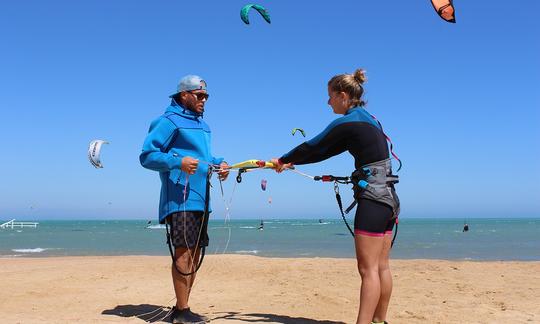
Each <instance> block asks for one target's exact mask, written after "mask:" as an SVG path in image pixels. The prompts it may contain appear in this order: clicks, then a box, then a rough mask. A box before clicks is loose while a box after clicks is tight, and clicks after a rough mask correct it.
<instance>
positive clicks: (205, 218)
mask: <svg viewBox="0 0 540 324" xmlns="http://www.w3.org/2000/svg"><path fill="white" fill-rule="evenodd" d="M211 176H212V167H210V168H209V170H208V175H207V176H206V198H205V201H204V213H203V222H202V224H201V231H200V234H199V242H198V243H200V235H201V234H204V235H206V233H207V231H208V218H209V217H208V216H209V215H208V209H209V206H210V178H211ZM184 216H185V215H184ZM171 217H172V216H171ZM165 230H166V232H167V245H168V246H169V253H170V254H171V258H172V262H173V266H174V269H176V271H178V273H180V274H181V275H183V276H191V275H192V274H195V273H197V271H199V268H200V267H201V265H202V263H203V260H204V256H205V254H206V246H203V247H201V255H200V258H199V262H198V264H197V267H196V268H195V269H194V270H193V271H191V272H189V273H184V272H182V271H181V270H180V269H178V267H177V266H176V257H175V253H174V252H173V248H172V243H171V234H170V233H169V223H168V222H165ZM198 243H197V245H198ZM198 248H199V247H198V246H196V247H195V251H197V249H198Z"/></svg>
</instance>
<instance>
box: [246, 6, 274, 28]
mask: <svg viewBox="0 0 540 324" xmlns="http://www.w3.org/2000/svg"><path fill="white" fill-rule="evenodd" d="M251 8H253V9H255V10H257V11H258V12H259V13H260V14H261V16H262V17H263V18H264V20H266V22H267V23H270V14H269V13H268V10H266V9H265V8H264V7H263V6H259V5H257V4H248V5H246V6H244V7H243V8H242V10H240V18H242V21H243V22H244V23H245V24H246V25H249V11H250V10H251Z"/></svg>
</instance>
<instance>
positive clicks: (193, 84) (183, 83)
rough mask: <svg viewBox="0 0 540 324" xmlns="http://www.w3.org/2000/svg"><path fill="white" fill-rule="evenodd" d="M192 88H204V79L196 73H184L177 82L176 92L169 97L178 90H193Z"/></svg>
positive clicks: (178, 91)
mask: <svg viewBox="0 0 540 324" xmlns="http://www.w3.org/2000/svg"><path fill="white" fill-rule="evenodd" d="M193 90H206V81H204V80H203V79H202V78H201V77H200V76H198V75H191V74H190V75H186V76H185V77H183V78H182V79H180V82H179V83H178V87H177V88H176V93H173V94H172V95H170V96H169V97H170V98H172V97H174V96H175V95H177V94H178V93H180V92H183V91H193Z"/></svg>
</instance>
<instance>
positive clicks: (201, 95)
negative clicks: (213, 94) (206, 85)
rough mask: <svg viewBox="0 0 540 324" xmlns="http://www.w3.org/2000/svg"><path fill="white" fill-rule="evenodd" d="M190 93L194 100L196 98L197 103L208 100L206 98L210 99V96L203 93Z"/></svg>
mask: <svg viewBox="0 0 540 324" xmlns="http://www.w3.org/2000/svg"><path fill="white" fill-rule="evenodd" d="M190 93H191V94H192V95H194V96H195V98H197V100H199V101H202V100H203V99H204V100H208V97H210V95H209V94H208V93H204V92H198V93H195V92H190Z"/></svg>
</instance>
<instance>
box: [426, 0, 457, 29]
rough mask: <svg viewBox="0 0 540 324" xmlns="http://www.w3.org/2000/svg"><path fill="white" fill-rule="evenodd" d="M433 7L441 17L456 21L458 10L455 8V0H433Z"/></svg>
mask: <svg viewBox="0 0 540 324" xmlns="http://www.w3.org/2000/svg"><path fill="white" fill-rule="evenodd" d="M431 4H432V5H433V9H435V11H436V12H437V14H438V15H439V17H441V18H442V19H443V20H444V21H447V22H449V23H453V24H455V23H456V16H455V14H456V12H455V10H454V4H453V0H431Z"/></svg>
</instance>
